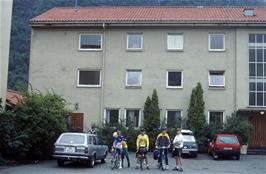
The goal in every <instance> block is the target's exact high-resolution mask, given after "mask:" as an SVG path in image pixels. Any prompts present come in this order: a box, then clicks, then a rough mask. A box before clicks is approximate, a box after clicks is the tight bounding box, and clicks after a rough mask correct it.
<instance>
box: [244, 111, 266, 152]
mask: <svg viewBox="0 0 266 174" xmlns="http://www.w3.org/2000/svg"><path fill="white" fill-rule="evenodd" d="M250 122H251V123H252V125H253V126H254V130H253V132H252V133H251V135H250V139H249V143H248V145H249V148H266V115H255V116H252V117H250Z"/></svg>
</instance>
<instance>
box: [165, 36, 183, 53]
mask: <svg viewBox="0 0 266 174" xmlns="http://www.w3.org/2000/svg"><path fill="white" fill-rule="evenodd" d="M167 49H170V50H180V49H183V35H182V34H168V35H167Z"/></svg>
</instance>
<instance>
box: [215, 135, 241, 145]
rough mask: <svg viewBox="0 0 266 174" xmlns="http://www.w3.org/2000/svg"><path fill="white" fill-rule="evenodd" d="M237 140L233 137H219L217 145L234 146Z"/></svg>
mask: <svg viewBox="0 0 266 174" xmlns="http://www.w3.org/2000/svg"><path fill="white" fill-rule="evenodd" d="M237 142H238V141H237V138H236V137H233V136H220V137H219V143H222V144H225V143H226V144H235V143H237Z"/></svg>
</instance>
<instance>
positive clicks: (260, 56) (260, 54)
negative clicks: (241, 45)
mask: <svg viewBox="0 0 266 174" xmlns="http://www.w3.org/2000/svg"><path fill="white" fill-rule="evenodd" d="M257 62H263V49H257Z"/></svg>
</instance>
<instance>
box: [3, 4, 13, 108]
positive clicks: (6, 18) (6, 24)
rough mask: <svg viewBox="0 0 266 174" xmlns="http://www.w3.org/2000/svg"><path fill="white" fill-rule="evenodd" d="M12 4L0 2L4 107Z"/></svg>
mask: <svg viewBox="0 0 266 174" xmlns="http://www.w3.org/2000/svg"><path fill="white" fill-rule="evenodd" d="M12 3H13V1H12V0H3V1H0V98H2V100H3V106H4V105H5V98H6V96H5V95H6V89H7V75H8V60H9V45H10V29H11V15H12Z"/></svg>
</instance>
